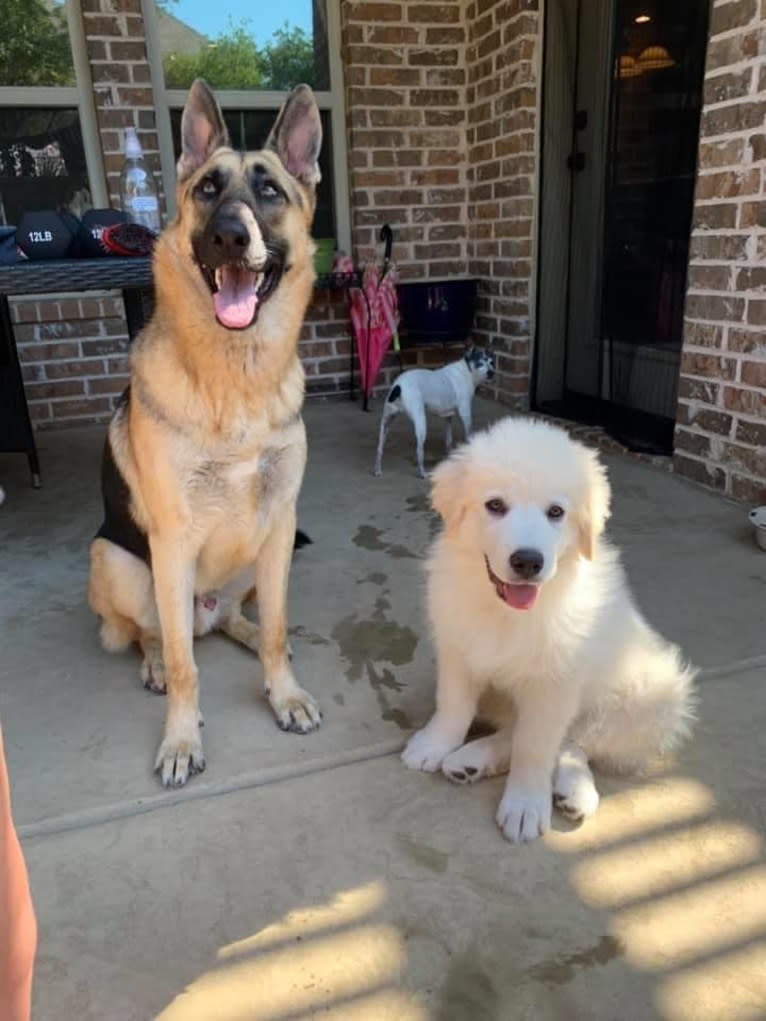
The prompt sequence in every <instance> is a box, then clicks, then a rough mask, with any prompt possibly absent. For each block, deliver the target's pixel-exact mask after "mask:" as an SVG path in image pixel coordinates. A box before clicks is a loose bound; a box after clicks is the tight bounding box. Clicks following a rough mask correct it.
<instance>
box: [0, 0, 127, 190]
mask: <svg viewBox="0 0 766 1021" xmlns="http://www.w3.org/2000/svg"><path fill="white" fill-rule="evenodd" d="M65 8H66V17H67V27H68V29H69V43H70V46H71V47H72V62H73V64H74V72H75V81H76V82H77V84H76V85H22V86H13V85H2V86H0V107H17V108H25V107H26V108H31V107H36V106H40V107H46V108H47V109H53V108H55V107H64V108H67V109H72V108H75V109H76V110H77V112H78V114H79V117H80V131H81V132H82V141H83V149H84V151H85V166H86V168H87V171H88V184H89V187H90V194H91V201H92V202H93V206H94V208H96V209H99V208H103V207H106V206H108V205H109V192H108V191H107V187H106V175H105V174H104V161H103V157H102V153H101V139H100V136H99V132H98V121H97V120H96V106H95V102H94V93H93V82H92V80H91V75H90V64H89V63H88V53H87V50H86V48H85V31H84V29H83V24H82V8H81V5H80V0H65Z"/></svg>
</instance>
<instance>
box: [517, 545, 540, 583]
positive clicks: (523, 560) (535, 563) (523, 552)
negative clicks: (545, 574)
mask: <svg viewBox="0 0 766 1021" xmlns="http://www.w3.org/2000/svg"><path fill="white" fill-rule="evenodd" d="M543 563H544V560H543V555H542V553H541V552H540V551H539V550H536V549H517V550H515V551H514V552H513V553H511V567H512V568H513V570H514V571H515V573H516V574H518V576H519V577H520V578H526V579H527V580H529V579H530V578H534V577H535V576H536V575H538V574H539V573H540V571H542V569H543Z"/></svg>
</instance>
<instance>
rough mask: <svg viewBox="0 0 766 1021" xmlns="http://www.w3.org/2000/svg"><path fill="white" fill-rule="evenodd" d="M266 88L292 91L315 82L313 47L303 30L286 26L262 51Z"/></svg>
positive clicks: (278, 31)
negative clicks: (305, 83)
mask: <svg viewBox="0 0 766 1021" xmlns="http://www.w3.org/2000/svg"><path fill="white" fill-rule="evenodd" d="M262 52H263V63H264V71H265V77H266V87H267V88H269V89H291V88H292V87H293V85H299V84H300V83H301V82H307V83H308V84H309V85H310V84H311V83H312V82H313V80H314V46H313V43H312V41H311V38H310V37H309V36H308V35H307V34H306V33H305V32H304V31H303V29H302V28H299V27H298V26H297V25H296V26H292V27H291V26H290V25H288V24H287V23H285V24H284V25H283V26H282V28H278V29H277V30H276V32H275V33H274V35H273V36H272V39H271V42H269V43H267V44H266V46H264V48H263V51H262Z"/></svg>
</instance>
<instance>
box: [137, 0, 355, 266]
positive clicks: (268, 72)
mask: <svg viewBox="0 0 766 1021" xmlns="http://www.w3.org/2000/svg"><path fill="white" fill-rule="evenodd" d="M144 12H145V14H147V13H150V14H151V17H150V18H149V21H148V33H147V34H148V36H149V38H148V40H147V42H148V44H149V50H150V61H151V63H152V77H153V79H154V82H155V90H156V94H157V96H158V98H159V96H160V95H161V89H160V88H159V87H158V86H159V84H160V81H159V80H160V79H161V81H162V82H163V83H164V88H165V95H166V101H167V110H168V119H167V123H166V129H165V130H166V133H167V136H168V138H167V140H166V142H165V146H164V148H165V159H164V161H163V163H164V166H165V167H166V173H167V172H168V171H169V168H170V167H171V166H174V165H175V160H176V159H177V157H178V154H179V137H180V122H181V112H182V110H183V105H184V102H185V100H186V92H187V89H188V88H189V86H190V85H191V83H192V81H193V80H194V79H195V78H196V77H201V78H204V79H205V80H206V81H207V82H208V84H209V85H210V86H211V87H212V88H213V89H214V90H215V93H216V96H217V98H218V101H219V102H220V104H221V108H222V110H223V113H224V118H225V120H226V123H227V126H228V128H229V133H230V135H231V140H232V144H233V145H234V146H235V147H236V148H240V149H253V148H258V147H259V146H260V145H262V143H263V142H264V141H265V139H266V136H267V134H268V132H269V129H270V128H271V125H272V123H273V121H274V117H275V116H276V113H277V110H278V109H279V107H280V106H281V104H282V102H283V100H284V98H285V96H286V94H287V91H288V90H289V89H290V88H292V86H293V85H297V84H299V83H300V82H306V83H307V84H309V85H311V86H312V88H313V89H314V92H315V94H316V97H317V102H318V104H319V108H320V111H321V114H322V125H323V129H324V132H323V133H324V141H323V145H322V153H321V156H320V169H321V172H322V180H321V182H320V185H319V188H318V191H317V211H316V215H315V218H314V231H313V233H314V236H315V237H317V238H332V239H333V240H334V241H335V243H336V245H337V246H338V247H342V248H348V247H349V244H350V225H349V213H348V184H347V171H346V147H345V137H344V135H343V130H344V122H345V117H344V112H343V91H342V81H341V68H340V55H339V54H340V43H339V38H340V30H339V25H338V18H339V11H338V0H282V2H280V3H279V4H274V5H267V4H263V5H255V4H253V3H252V0H229V2H228V3H227V4H226V5H223V6H222V5H216V4H215V3H212V4H211V3H210V2H209V0H144ZM333 41H335V45H333ZM159 121H160V132H161V133H162V130H163V128H162V116H160V117H159ZM170 172H172V171H170ZM165 191H166V194H168V195H172V194H173V188H172V182H171V181H168V180H166V182H165Z"/></svg>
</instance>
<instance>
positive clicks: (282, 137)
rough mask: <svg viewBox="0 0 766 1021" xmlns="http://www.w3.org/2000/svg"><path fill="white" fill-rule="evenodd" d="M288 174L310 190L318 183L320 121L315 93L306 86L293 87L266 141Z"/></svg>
mask: <svg viewBox="0 0 766 1021" xmlns="http://www.w3.org/2000/svg"><path fill="white" fill-rule="evenodd" d="M266 148H268V149H273V150H274V152H275V153H276V154H277V156H279V158H280V160H281V161H282V163H283V164H284V166H285V167H286V168H287V170H288V172H289V173H291V174H292V175H293V177H296V178H297V179H298V180H299V181H301V182H302V183H303V184H305V185H307V186H308V187H309V188H313V187H315V186H316V185H317V184H318V183H319V181H320V180H321V176H322V175H321V174H320V172H319V150H320V149H321V148H322V121H321V119H320V116H319V108H318V107H317V104H316V100H315V99H314V93H313V92H312V91H311V89H310V88H309V86H308V85H296V86H295V88H294V89H293V91H292V92H291V93H290V95H289V96H288V97H287V99H286V100H285V104H284V106H283V107H282V109H281V110H280V111H279V114H278V115H277V119H276V121H275V122H274V127H273V128H272V129H271V134H270V135H269V137H268V139H267V141H266Z"/></svg>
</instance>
